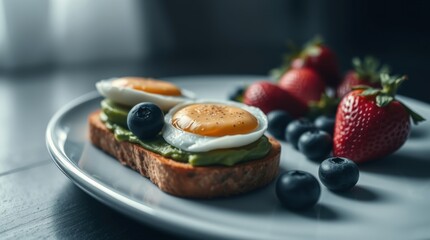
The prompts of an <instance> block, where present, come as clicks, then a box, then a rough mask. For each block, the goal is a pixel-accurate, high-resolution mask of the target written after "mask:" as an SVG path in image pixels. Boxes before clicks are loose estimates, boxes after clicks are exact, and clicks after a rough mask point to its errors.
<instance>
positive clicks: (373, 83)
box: [337, 57, 389, 97]
mask: <svg viewBox="0 0 430 240" xmlns="http://www.w3.org/2000/svg"><path fill="white" fill-rule="evenodd" d="M352 65H353V67H354V70H351V71H349V72H348V73H347V74H346V75H345V77H344V79H343V80H342V82H341V83H340V84H339V86H338V87H337V96H338V97H343V96H345V95H346V94H347V93H348V92H350V91H351V90H352V87H354V86H359V85H365V86H370V87H374V88H380V87H381V79H380V77H379V76H380V75H381V73H388V71H389V70H388V66H385V65H384V66H381V65H380V64H379V61H378V60H376V59H375V58H373V57H365V58H364V60H363V61H361V60H360V59H359V58H354V59H352Z"/></svg>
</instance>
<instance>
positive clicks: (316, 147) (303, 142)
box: [298, 129, 333, 160]
mask: <svg viewBox="0 0 430 240" xmlns="http://www.w3.org/2000/svg"><path fill="white" fill-rule="evenodd" d="M332 142H333V140H332V138H331V136H330V134H328V133H326V132H324V131H321V130H318V129H314V130H311V131H307V132H305V133H303V134H302V135H301V136H300V138H299V143H298V145H299V150H300V152H301V153H303V154H304V155H305V156H306V157H307V158H308V159H310V160H323V159H325V158H326V157H327V156H328V155H329V154H330V152H331V150H332V147H333V143H332Z"/></svg>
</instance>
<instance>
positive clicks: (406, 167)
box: [360, 151, 430, 179]
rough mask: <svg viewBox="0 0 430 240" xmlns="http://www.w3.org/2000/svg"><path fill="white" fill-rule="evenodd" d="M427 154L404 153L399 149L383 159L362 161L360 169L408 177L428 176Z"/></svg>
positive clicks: (429, 161) (428, 161)
mask: <svg viewBox="0 0 430 240" xmlns="http://www.w3.org/2000/svg"><path fill="white" fill-rule="evenodd" d="M429 169H430V158H429V154H428V153H425V152H422V153H420V154H418V153H415V154H406V153H405V152H402V151H399V152H396V153H394V154H392V155H390V156H388V157H385V158H383V159H380V160H377V161H373V162H368V163H363V164H361V165H360V170H361V171H365V172H373V173H378V174H385V175H392V176H404V177H408V178H426V179H427V178H430V171H429Z"/></svg>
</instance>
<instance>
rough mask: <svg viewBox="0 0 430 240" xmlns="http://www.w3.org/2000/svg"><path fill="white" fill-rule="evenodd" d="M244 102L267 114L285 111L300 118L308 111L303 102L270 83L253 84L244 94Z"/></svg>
mask: <svg viewBox="0 0 430 240" xmlns="http://www.w3.org/2000/svg"><path fill="white" fill-rule="evenodd" d="M243 102H244V103H245V104H248V105H251V106H254V107H258V108H260V109H261V110H262V111H263V112H264V113H266V114H267V113H269V112H270V111H273V110H284V111H287V112H288V113H290V114H291V115H293V116H294V117H300V116H303V115H305V114H306V112H307V110H308V107H307V105H306V104H304V103H303V102H302V101H301V100H299V99H297V98H296V97H295V96H294V95H292V94H290V93H288V92H286V91H284V90H283V89H282V88H280V87H279V86H278V85H276V84H273V83H271V82H268V81H260V82H255V83H253V84H251V85H250V86H249V87H248V88H247V89H246V91H245V93H244V96H243Z"/></svg>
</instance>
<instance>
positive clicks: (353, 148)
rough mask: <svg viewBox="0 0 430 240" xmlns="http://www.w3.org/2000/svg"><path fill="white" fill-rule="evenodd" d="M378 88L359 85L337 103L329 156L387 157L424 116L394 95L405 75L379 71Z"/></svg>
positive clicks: (353, 157)
mask: <svg viewBox="0 0 430 240" xmlns="http://www.w3.org/2000/svg"><path fill="white" fill-rule="evenodd" d="M380 78H381V84H382V87H383V88H382V89H375V88H371V87H363V88H362V89H358V90H353V91H352V92H350V93H348V94H347V95H346V96H345V97H344V98H343V99H342V101H341V102H340V104H339V107H338V110H337V114H336V123H335V131H334V138H333V142H334V143H333V155H334V156H338V157H346V158H349V159H351V160H353V161H355V162H357V163H360V162H366V161H369V160H373V159H378V158H382V157H384V156H387V155H389V154H391V153H393V152H394V151H396V150H397V149H399V148H400V147H401V146H402V145H403V143H404V142H405V141H406V139H407V137H408V134H409V131H410V118H412V120H413V121H414V123H418V122H420V121H423V120H424V118H423V117H421V116H420V115H418V114H417V113H415V112H413V111H412V110H410V109H409V108H408V107H406V106H405V105H404V104H403V103H401V102H400V101H398V100H397V99H396V98H395V93H396V91H397V88H398V87H399V86H400V84H401V83H402V82H403V81H404V80H405V79H406V78H405V77H401V78H394V77H390V76H388V74H381V77H380Z"/></svg>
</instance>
